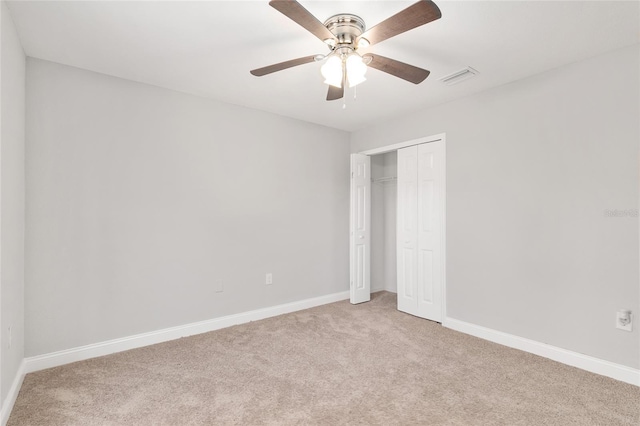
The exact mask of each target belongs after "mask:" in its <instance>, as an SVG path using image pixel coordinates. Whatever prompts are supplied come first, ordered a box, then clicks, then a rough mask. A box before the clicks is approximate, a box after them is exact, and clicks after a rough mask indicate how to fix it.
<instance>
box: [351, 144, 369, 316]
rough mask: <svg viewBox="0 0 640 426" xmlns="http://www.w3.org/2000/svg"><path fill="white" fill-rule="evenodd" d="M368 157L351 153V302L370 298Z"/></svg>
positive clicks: (364, 300) (359, 301) (354, 302)
mask: <svg viewBox="0 0 640 426" xmlns="http://www.w3.org/2000/svg"><path fill="white" fill-rule="evenodd" d="M370 170H371V157H369V156H368V155H361V154H351V220H350V225H349V228H350V234H351V235H350V244H349V257H350V265H351V273H350V275H351V277H350V291H351V297H350V299H351V303H353V304H356V303H362V302H368V301H369V300H370V299H371V276H370V269H371V265H370V258H371V254H370V253H371V220H370V219H371V173H370Z"/></svg>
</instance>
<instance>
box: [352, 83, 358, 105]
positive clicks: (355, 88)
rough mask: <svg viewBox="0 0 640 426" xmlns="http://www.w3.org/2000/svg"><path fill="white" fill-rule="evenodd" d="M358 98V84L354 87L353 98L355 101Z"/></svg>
mask: <svg viewBox="0 0 640 426" xmlns="http://www.w3.org/2000/svg"><path fill="white" fill-rule="evenodd" d="M356 99H358V86H355V87H354V88H353V100H354V101H355V100H356Z"/></svg>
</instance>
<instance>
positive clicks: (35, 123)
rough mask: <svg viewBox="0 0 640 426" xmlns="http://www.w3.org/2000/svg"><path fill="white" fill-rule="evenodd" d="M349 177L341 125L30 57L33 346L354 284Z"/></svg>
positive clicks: (29, 303) (90, 339)
mask: <svg viewBox="0 0 640 426" xmlns="http://www.w3.org/2000/svg"><path fill="white" fill-rule="evenodd" d="M348 182H349V135H348V133H346V132H342V131H337V130H333V129H329V128H325V127H321V126H318V125H312V124H309V123H304V122H301V121H297V120H293V119H289V118H284V117H281V116H277V115H273V114H268V113H264V112H259V111H255V110H251V109H246V108H242V107H237V106H232V105H228V104H224V103H220V102H216V101H212V100H207V99H203V98H198V97H194V96H190V95H185V94H181V93H177V92H172V91H169V90H165V89H160V88H157V87H153V86H148V85H144V84H139V83H134V82H131V81H126V80H122V79H118V78H114V77H109V76H105V75H101V74H96V73H92V72H88V71H83V70H80V69H76V68H71V67H67V66H62V65H58V64H54V63H51V62H46V61H41V60H35V59H31V58H29V59H28V61H27V212H26V217H27V224H28V226H27V232H26V261H27V268H26V271H27V275H26V283H27V289H26V326H27V341H26V355H27V356H34V355H38V354H44V353H48V352H52V351H57V350H61V349H67V348H72V347H77V346H80V345H86V344H90V343H95V342H101V341H105V340H109V339H113V338H119V337H124V336H128V335H133V334H136V333H142V332H148V331H152V330H157V329H162V328H165V327H171V326H177V325H182V324H187V323H191V322H194V321H200V320H206V319H211V318H216V317H220V316H223V315H229V314H234V313H238V312H244V311H249V310H253V309H257V308H264V307H268V306H273V305H277V304H281V303H286V302H291V301H297V300H301V299H305V298H311V297H316V296H321V295H327V294H331V293H336V292H341V291H347V290H348V288H349V287H348V286H349V284H348V279H349V275H348V260H349V252H348V226H349V221H348V217H349V215H348V209H349V184H348ZM267 272H271V273H273V279H274V283H273V285H271V286H266V285H265V273H267ZM218 282H223V284H224V291H223V292H222V293H216V292H215V290H216V287H217V283H218Z"/></svg>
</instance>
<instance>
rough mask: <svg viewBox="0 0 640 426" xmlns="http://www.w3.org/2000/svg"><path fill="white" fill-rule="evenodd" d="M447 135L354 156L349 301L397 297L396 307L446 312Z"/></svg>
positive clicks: (438, 316)
mask: <svg viewBox="0 0 640 426" xmlns="http://www.w3.org/2000/svg"><path fill="white" fill-rule="evenodd" d="M445 207H446V150H445V135H444V134H441V135H436V136H432V137H429V138H422V139H418V140H412V141H408V142H403V143H400V144H395V145H389V146H386V147H382V148H377V149H374V150H370V151H365V152H361V153H358V154H352V155H351V220H350V265H351V277H350V280H351V283H350V285H351V287H350V290H351V303H354V304H356V303H362V302H367V301H369V300H370V296H371V292H376V291H381V290H386V291H389V292H393V293H396V294H397V297H398V310H400V311H403V312H406V313H409V314H412V315H415V316H419V317H422V318H426V319H430V320H433V321H437V322H442V320H443V319H444V317H445V316H446V309H445V308H446V232H445V230H446V224H445V221H446V214H445V212H446V209H445Z"/></svg>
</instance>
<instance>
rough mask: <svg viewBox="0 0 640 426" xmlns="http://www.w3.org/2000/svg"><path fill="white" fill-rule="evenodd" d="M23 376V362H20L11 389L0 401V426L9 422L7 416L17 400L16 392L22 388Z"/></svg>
mask: <svg viewBox="0 0 640 426" xmlns="http://www.w3.org/2000/svg"><path fill="white" fill-rule="evenodd" d="M24 375H25V362H24V360H22V362H21V363H20V367H19V368H18V371H17V373H16V377H15V378H14V379H13V383H12V384H11V388H10V389H9V393H8V394H7V397H6V398H5V400H4V401H2V410H1V412H0V424H1V425H2V426H5V425H6V424H7V422H8V421H9V415H10V414H11V410H13V405H14V404H15V403H16V399H17V398H18V392H20V388H21V387H22V381H23V380H24Z"/></svg>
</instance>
